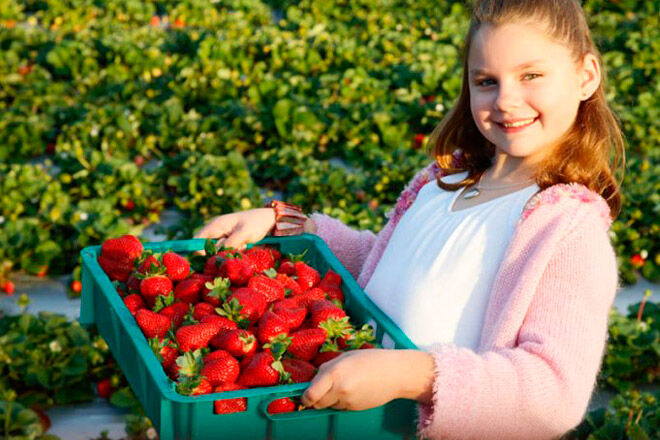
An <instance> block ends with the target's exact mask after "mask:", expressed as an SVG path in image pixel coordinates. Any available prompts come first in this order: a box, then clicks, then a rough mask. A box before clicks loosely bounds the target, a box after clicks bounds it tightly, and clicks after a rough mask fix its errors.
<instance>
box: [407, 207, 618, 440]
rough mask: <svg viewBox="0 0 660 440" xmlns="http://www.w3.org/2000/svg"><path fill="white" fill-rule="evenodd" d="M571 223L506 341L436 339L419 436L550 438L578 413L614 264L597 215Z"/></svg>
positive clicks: (596, 353)
mask: <svg viewBox="0 0 660 440" xmlns="http://www.w3.org/2000/svg"><path fill="white" fill-rule="evenodd" d="M583 212H584V210H583ZM591 214H593V211H591ZM571 215H573V214H571ZM573 224H576V225H577V226H576V227H575V228H573V229H572V230H570V231H568V232H567V233H566V234H565V236H564V237H563V239H562V240H560V241H559V244H558V245H557V246H556V248H555V249H554V250H553V251H552V253H551V257H550V260H549V263H548V265H547V266H546V268H545V270H544V272H543V274H542V275H541V277H540V279H539V282H538V284H537V285H536V290H535V292H534V295H533V297H532V301H531V303H530V305H529V308H528V309H527V313H526V314H525V316H524V320H523V322H522V325H521V327H520V329H519V331H518V333H517V339H516V341H515V343H513V344H512V346H511V347H503V348H497V349H492V350H490V351H483V352H480V353H478V352H474V351H472V350H469V349H465V348H458V347H456V346H454V345H452V344H440V345H439V346H437V347H435V348H434V350H433V351H432V355H433V358H434V361H435V381H434V385H433V398H432V403H431V404H430V405H424V404H421V405H420V407H419V410H420V419H419V425H418V428H419V434H420V436H421V437H422V438H443V439H444V438H470V439H530V438H534V439H549V438H557V437H559V436H561V435H562V434H564V433H565V432H567V431H569V430H570V429H572V428H573V427H574V426H576V425H577V424H578V423H579V422H580V421H581V419H582V418H583V417H584V414H585V412H586V409H587V407H588V403H589V399H590V396H591V393H592V391H593V389H594V385H595V380H596V375H597V373H598V370H599V367H600V363H601V360H602V356H603V353H604V348H605V342H606V340H607V323H608V313H609V309H610V308H611V306H612V302H613V300H614V296H615V294H616V289H617V286H618V278H617V274H618V269H617V263H616V256H615V253H614V249H613V247H612V245H611V243H610V239H609V235H608V232H607V228H605V227H603V225H602V220H601V219H600V218H599V217H598V216H597V215H591V216H590V217H583V218H582V219H581V221H577V222H576V223H573Z"/></svg>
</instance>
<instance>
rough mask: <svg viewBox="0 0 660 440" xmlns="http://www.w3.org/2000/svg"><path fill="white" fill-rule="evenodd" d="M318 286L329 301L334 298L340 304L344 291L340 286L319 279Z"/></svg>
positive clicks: (342, 301)
mask: <svg viewBox="0 0 660 440" xmlns="http://www.w3.org/2000/svg"><path fill="white" fill-rule="evenodd" d="M318 287H319V289H321V290H323V291H324V292H325V294H326V296H327V298H328V299H329V300H330V301H332V300H336V301H339V302H340V303H342V304H343V303H344V292H343V291H342V290H341V287H339V286H336V285H334V284H327V283H325V282H324V281H321V282H320V283H319V285H318Z"/></svg>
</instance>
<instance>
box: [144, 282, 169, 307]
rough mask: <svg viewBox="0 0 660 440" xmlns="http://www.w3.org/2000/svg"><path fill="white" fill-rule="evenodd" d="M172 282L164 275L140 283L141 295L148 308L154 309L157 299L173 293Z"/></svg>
mask: <svg viewBox="0 0 660 440" xmlns="http://www.w3.org/2000/svg"><path fill="white" fill-rule="evenodd" d="M172 287H173V286H172V281H171V280H170V279H169V278H167V277H166V276H164V275H154V276H150V277H147V278H145V279H143V280H142V281H141V282H140V293H141V294H142V297H143V298H144V300H145V302H146V303H147V306H149V307H153V306H154V304H155V303H156V297H157V296H159V295H167V294H168V293H170V292H171V291H172Z"/></svg>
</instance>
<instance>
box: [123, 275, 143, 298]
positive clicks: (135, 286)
mask: <svg viewBox="0 0 660 440" xmlns="http://www.w3.org/2000/svg"><path fill="white" fill-rule="evenodd" d="M136 273H137V272H133V273H131V274H130V275H129V276H128V279H126V290H127V291H128V292H129V293H140V282H141V281H142V280H141V279H140V278H138V277H137V276H135V274H136Z"/></svg>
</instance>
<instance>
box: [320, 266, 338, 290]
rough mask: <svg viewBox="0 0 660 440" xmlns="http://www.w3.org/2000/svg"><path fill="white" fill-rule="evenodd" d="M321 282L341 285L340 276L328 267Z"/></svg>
mask: <svg viewBox="0 0 660 440" xmlns="http://www.w3.org/2000/svg"><path fill="white" fill-rule="evenodd" d="M321 282H322V283H325V284H330V285H334V286H337V287H339V286H341V276H340V275H339V274H338V273H337V272H335V271H333V270H332V269H328V271H327V272H326V273H325V275H324V276H323V279H322V280H321Z"/></svg>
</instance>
